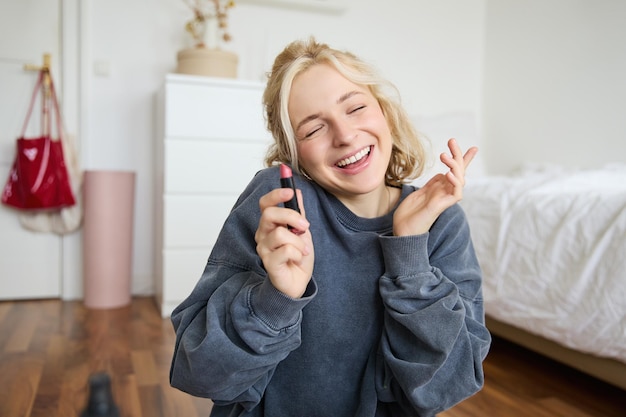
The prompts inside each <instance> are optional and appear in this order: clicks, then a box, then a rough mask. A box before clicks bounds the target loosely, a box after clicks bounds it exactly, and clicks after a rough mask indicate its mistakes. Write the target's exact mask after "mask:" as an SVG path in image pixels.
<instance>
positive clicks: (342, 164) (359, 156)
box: [337, 146, 372, 168]
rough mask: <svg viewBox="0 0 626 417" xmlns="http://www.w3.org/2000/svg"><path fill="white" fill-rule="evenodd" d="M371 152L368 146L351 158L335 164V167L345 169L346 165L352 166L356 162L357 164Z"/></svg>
mask: <svg viewBox="0 0 626 417" xmlns="http://www.w3.org/2000/svg"><path fill="white" fill-rule="evenodd" d="M371 151H372V147H371V146H368V147H367V148H363V149H361V150H360V151H359V152H357V153H355V154H354V155H352V156H351V157H349V158H346V159H342V160H341V161H339V162H337V166H338V167H339V168H345V167H347V166H348V165H351V164H354V163H356V162H359V161H360V160H361V159H363V158H365V157H366V156H367V155H369V154H370V152H371Z"/></svg>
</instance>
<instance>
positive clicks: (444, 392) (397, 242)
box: [377, 205, 491, 416]
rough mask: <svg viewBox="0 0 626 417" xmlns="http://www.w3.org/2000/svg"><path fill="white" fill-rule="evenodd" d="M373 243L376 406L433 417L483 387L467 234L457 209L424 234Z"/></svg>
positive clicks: (476, 292)
mask: <svg viewBox="0 0 626 417" xmlns="http://www.w3.org/2000/svg"><path fill="white" fill-rule="evenodd" d="M380 240H381V246H382V248H383V254H384V262H385V273H384V275H383V276H382V277H381V279H380V281H379V289H380V294H381V297H382V300H383V304H384V306H385V312H384V328H383V335H382V339H381V347H380V349H381V352H382V357H383V360H382V361H379V364H378V366H377V368H378V370H377V374H378V376H377V391H378V395H379V399H380V400H381V401H383V402H389V403H398V404H397V405H396V406H399V407H400V408H402V409H403V410H404V411H403V412H405V413H407V414H406V415H413V414H409V411H408V410H411V409H413V410H416V411H417V413H418V415H419V416H433V415H435V414H436V413H438V412H441V411H443V410H445V409H447V408H449V407H451V406H453V405H454V404H456V403H458V402H460V401H461V400H463V399H465V398H467V397H469V396H471V395H473V394H474V393H476V392H477V391H478V390H480V388H481V387H482V385H483V368H482V362H483V360H484V359H485V357H486V355H487V352H488V349H489V345H490V342H491V336H490V334H489V332H488V330H487V329H486V327H485V324H484V310H483V300H482V292H481V271H480V267H479V266H478V262H477V260H476V257H475V254H474V250H473V247H472V243H471V239H470V232H469V227H468V224H467V221H466V220H465V215H464V213H463V211H462V210H461V208H460V207H459V206H458V205H457V206H453V207H451V208H450V209H448V210H446V211H445V212H444V213H443V214H442V215H441V216H440V217H439V219H438V220H437V222H435V224H434V225H433V227H432V228H431V230H430V232H429V233H427V234H424V235H420V236H411V237H392V236H381V238H380ZM407 401H408V403H407Z"/></svg>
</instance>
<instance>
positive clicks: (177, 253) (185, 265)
mask: <svg viewBox="0 0 626 417" xmlns="http://www.w3.org/2000/svg"><path fill="white" fill-rule="evenodd" d="M210 251H211V248H210V247H205V248H202V249H194V250H188V249H186V250H180V249H165V250H164V251H163V278H164V279H163V298H164V301H166V302H169V303H172V304H176V305H177V304H179V303H180V302H181V301H183V300H184V299H185V298H187V296H188V295H189V294H190V293H191V290H193V288H194V287H195V285H196V283H197V282H198V280H199V279H200V277H201V276H202V272H203V271H204V267H205V266H206V263H207V260H208V259H209V254H210Z"/></svg>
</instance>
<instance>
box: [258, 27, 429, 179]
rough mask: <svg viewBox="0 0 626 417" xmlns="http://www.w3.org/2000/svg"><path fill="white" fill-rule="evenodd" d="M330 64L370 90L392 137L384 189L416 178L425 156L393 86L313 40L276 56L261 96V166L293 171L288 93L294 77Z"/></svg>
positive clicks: (352, 57)
mask: <svg viewBox="0 0 626 417" xmlns="http://www.w3.org/2000/svg"><path fill="white" fill-rule="evenodd" d="M318 64H330V65H332V66H333V67H334V68H335V69H336V70H337V71H339V73H341V74H342V75H343V76H344V77H346V79H348V80H350V81H351V82H353V83H355V84H357V85H361V86H364V87H366V88H368V89H369V91H370V92H371V93H372V95H373V96H374V97H375V98H376V100H377V101H378V103H379V105H380V107H381V109H382V111H383V114H384V115H385V118H386V119H387V124H388V125H389V130H390V131H391V137H392V143H393V144H392V150H391V158H390V161H389V166H388V167H387V172H386V182H387V184H389V185H400V184H402V183H405V182H410V181H411V180H413V179H415V178H417V177H419V175H420V174H421V173H422V171H423V169H424V162H425V159H426V157H425V151H424V147H423V145H422V142H421V140H420V137H419V134H418V132H417V131H416V130H415V128H414V127H413V125H412V124H411V122H410V121H409V117H408V115H407V114H406V112H405V111H404V109H403V107H402V106H401V105H400V99H399V94H398V91H397V89H396V88H395V86H393V85H392V84H391V83H390V82H388V81H387V80H385V79H383V78H381V77H380V76H379V75H378V74H377V73H376V71H375V70H374V69H373V68H372V67H371V66H370V65H368V64H367V63H365V62H364V61H362V60H361V59H359V58H358V57H356V56H355V55H354V54H352V53H350V52H346V51H339V50H336V49H332V48H330V47H329V46H328V45H326V44H323V43H318V42H317V41H316V40H315V39H314V38H313V37H311V38H309V39H308V40H306V41H294V42H292V43H290V44H289V45H287V47H286V48H285V49H284V50H283V51H282V52H281V53H280V54H278V56H277V57H276V59H275V60H274V65H273V66H272V70H271V72H270V73H269V74H268V81H267V86H266V88H265V92H264V94H263V105H264V107H265V113H266V122H267V128H268V129H269V131H270V132H271V133H272V135H273V137H274V143H273V144H271V145H270V147H269V149H268V151H267V154H266V157H265V164H266V165H267V166H272V165H275V164H278V163H286V164H289V165H291V166H292V168H293V169H294V170H296V171H298V172H301V173H303V174H304V175H306V173H305V172H302V169H301V168H300V166H299V163H298V151H297V143H296V138H295V134H294V131H293V128H292V126H291V122H290V120H289V111H288V105H289V94H290V92H291V86H292V83H293V80H294V79H295V78H296V76H297V75H298V74H300V73H302V72H304V71H306V70H307V69H309V68H311V67H312V66H314V65H318Z"/></svg>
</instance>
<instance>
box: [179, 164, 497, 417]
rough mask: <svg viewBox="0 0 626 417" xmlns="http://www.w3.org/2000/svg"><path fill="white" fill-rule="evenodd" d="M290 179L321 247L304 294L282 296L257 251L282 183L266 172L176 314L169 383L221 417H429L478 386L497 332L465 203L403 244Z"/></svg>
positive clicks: (376, 221)
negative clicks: (488, 319) (490, 327)
mask: <svg viewBox="0 0 626 417" xmlns="http://www.w3.org/2000/svg"><path fill="white" fill-rule="evenodd" d="M294 175H295V174H294ZM295 181H296V185H297V186H298V188H300V189H301V190H302V193H303V200H304V205H305V210H306V215H307V220H308V221H309V222H310V224H311V226H310V230H311V233H312V237H313V245H314V250H315V265H314V270H313V277H312V279H311V281H310V283H309V285H308V288H307V290H306V292H305V294H304V296H303V297H302V298H300V299H293V298H290V297H288V296H286V295H284V294H282V293H281V292H279V291H278V290H276V289H275V288H274V287H273V286H272V284H271V282H270V280H269V279H268V278H267V274H266V272H265V270H264V269H263V264H262V262H261V259H260V258H259V256H258V255H257V253H256V249H255V246H256V242H255V240H254V234H255V231H256V228H257V226H258V223H259V217H260V209H259V198H260V197H261V196H262V195H264V194H266V193H267V192H269V191H270V190H272V189H274V188H277V187H280V182H279V172H278V169H277V168H268V169H265V170H263V171H260V172H259V173H258V174H257V175H256V176H255V177H254V178H253V180H252V181H251V183H250V184H249V185H248V187H247V188H246V190H245V191H244V192H243V194H242V195H241V196H240V198H239V199H238V201H237V203H236V204H235V206H234V208H233V210H232V211H231V213H230V215H229V216H228V218H227V220H226V222H225V224H224V226H223V228H222V231H221V233H220V235H219V237H218V239H217V241H216V242H215V246H214V248H213V250H212V252H211V254H210V257H209V260H208V262H207V265H206V267H205V269H204V273H203V274H202V276H201V278H200V280H199V282H198V283H197V285H196V287H195V288H194V290H193V291H192V293H191V294H190V295H189V297H188V298H187V299H186V300H185V301H184V302H183V303H181V305H179V306H178V307H177V308H176V309H175V311H174V312H173V314H172V323H173V325H174V328H175V330H176V335H177V337H176V346H175V352H174V356H173V360H172V366H171V372H170V380H171V384H172V386H174V387H176V388H179V389H181V390H183V391H185V392H188V393H189V394H192V395H195V396H201V397H207V398H211V399H212V400H213V402H214V404H215V405H214V407H213V411H212V413H211V416H213V417H215V416H218V417H221V416H233V417H234V416H254V417H260V416H267V417H383V416H385V417H387V416H388V417H392V416H393V417H402V416H432V415H434V414H435V413H438V412H441V411H443V410H445V409H447V408H449V407H451V406H452V405H454V404H456V403H458V402H459V401H461V400H463V399H465V398H467V397H469V396H471V395H472V394H474V393H475V392H477V391H478V390H480V388H481V387H482V385H483V369H482V362H483V360H484V358H485V357H486V355H487V352H488V349H489V345H490V342H491V337H490V335H489V332H488V331H487V329H486V327H485V324H484V310H483V300H482V291H481V271H480V268H479V266H478V262H477V260H476V256H475V254H474V249H473V246H472V242H471V238H470V231H469V227H468V224H467V221H466V219H465V215H464V213H463V211H462V209H461V208H460V206H458V205H455V206H453V207H451V208H449V209H447V210H446V211H444V213H442V214H441V215H440V216H439V218H438V219H437V221H436V222H435V223H434V225H433V226H432V228H431V230H430V231H429V233H426V234H423V235H418V236H409V237H396V236H393V235H392V233H391V232H392V223H393V213H389V214H387V215H385V216H383V217H379V218H373V219H366V218H361V217H358V216H356V215H355V214H354V213H352V212H351V211H350V210H349V209H348V208H347V207H345V206H344V205H343V204H342V203H341V202H340V201H339V200H337V199H336V198H335V197H334V196H332V195H331V194H329V193H327V192H326V191H324V190H323V189H322V188H321V187H319V186H318V185H316V184H315V183H313V182H310V181H307V180H305V179H304V178H302V177H300V176H297V175H295ZM414 190H415V189H414V188H413V187H412V186H408V185H405V186H403V188H402V199H404V198H405V197H406V196H407V195H408V194H409V193H411V192H412V191H414Z"/></svg>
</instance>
